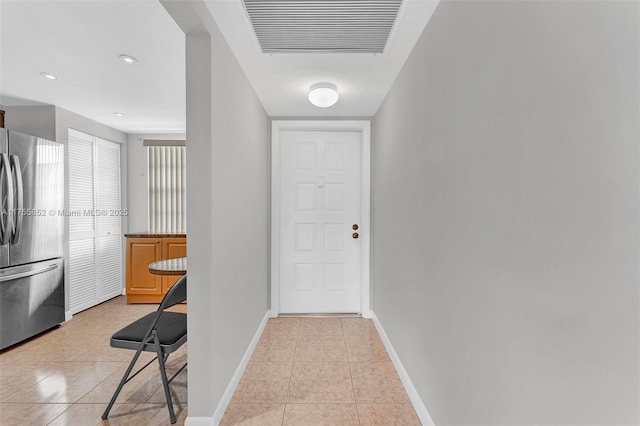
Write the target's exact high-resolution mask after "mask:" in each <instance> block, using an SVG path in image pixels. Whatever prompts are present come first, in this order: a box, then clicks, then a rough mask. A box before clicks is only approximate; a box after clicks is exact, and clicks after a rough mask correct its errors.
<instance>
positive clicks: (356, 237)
mask: <svg viewBox="0 0 640 426" xmlns="http://www.w3.org/2000/svg"><path fill="white" fill-rule="evenodd" d="M352 237H353V239H354V240H357V239H358V238H359V237H360V234H358V233H357V232H354V233H353V235H352Z"/></svg>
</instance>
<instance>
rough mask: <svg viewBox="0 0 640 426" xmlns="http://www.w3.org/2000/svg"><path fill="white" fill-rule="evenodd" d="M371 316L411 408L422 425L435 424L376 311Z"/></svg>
mask: <svg viewBox="0 0 640 426" xmlns="http://www.w3.org/2000/svg"><path fill="white" fill-rule="evenodd" d="M371 317H372V319H373V324H374V325H375V326H376V330H378V334H379V335H380V338H381V339H382V343H384V346H385V348H387V352H388V353H389V357H390V358H391V362H393V366H394V367H395V368H396V371H397V372H398V376H400V380H401V381H402V384H403V385H404V388H405V390H406V391H407V394H408V395H409V399H410V400H411V403H412V404H413V408H414V409H415V410H416V414H417V415H418V417H419V418H420V422H421V423H422V424H423V425H424V426H435V425H436V424H435V423H434V421H433V419H432V418H431V415H430V414H429V411H428V410H427V407H426V406H425V405H424V402H422V398H420V395H418V391H417V390H416V388H415V386H413V382H411V379H410V378H409V374H408V373H407V370H405V369H404V366H403V365H402V361H400V358H399V357H398V354H397V353H396V351H395V349H393V345H392V344H391V340H389V337H388V336H387V333H385V331H384V328H382V324H380V320H379V319H378V317H377V316H376V313H375V312H372V316H371Z"/></svg>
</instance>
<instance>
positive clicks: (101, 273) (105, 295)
mask: <svg viewBox="0 0 640 426" xmlns="http://www.w3.org/2000/svg"><path fill="white" fill-rule="evenodd" d="M96 159H97V161H96V177H97V182H96V212H97V214H96V235H97V246H96V247H97V257H96V259H97V268H96V269H97V270H96V276H97V279H96V281H97V286H98V299H99V301H100V302H102V301H104V300H107V299H111V298H112V297H115V296H118V295H119V294H122V237H121V235H122V234H121V232H120V228H121V223H122V217H121V216H120V146H119V145H117V144H115V143H113V142H108V141H105V140H102V139H98V138H96Z"/></svg>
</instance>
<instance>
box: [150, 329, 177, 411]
mask: <svg viewBox="0 0 640 426" xmlns="http://www.w3.org/2000/svg"><path fill="white" fill-rule="evenodd" d="M153 340H154V342H155V344H156V352H157V353H158V364H159V365H160V376H161V377H162V386H163V387H164V396H165V398H166V400H167V408H168V409H169V419H170V420H171V424H174V423H175V422H176V414H175V412H174V411H173V403H172V402H171V391H170V390H169V381H168V380H167V370H166V369H165V366H164V363H165V361H166V359H167V357H165V356H164V354H163V353H162V349H161V348H160V340H159V339H158V335H157V334H156V331H155V330H153Z"/></svg>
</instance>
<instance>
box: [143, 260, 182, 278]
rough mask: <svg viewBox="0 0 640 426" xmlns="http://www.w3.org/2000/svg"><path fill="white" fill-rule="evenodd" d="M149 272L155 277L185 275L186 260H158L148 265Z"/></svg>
mask: <svg viewBox="0 0 640 426" xmlns="http://www.w3.org/2000/svg"><path fill="white" fill-rule="evenodd" d="M149 272H151V273H152V274H156V275H184V274H186V273H187V258H186V257H176V258H174V259H165V260H159V261H157V262H153V263H151V264H149Z"/></svg>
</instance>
